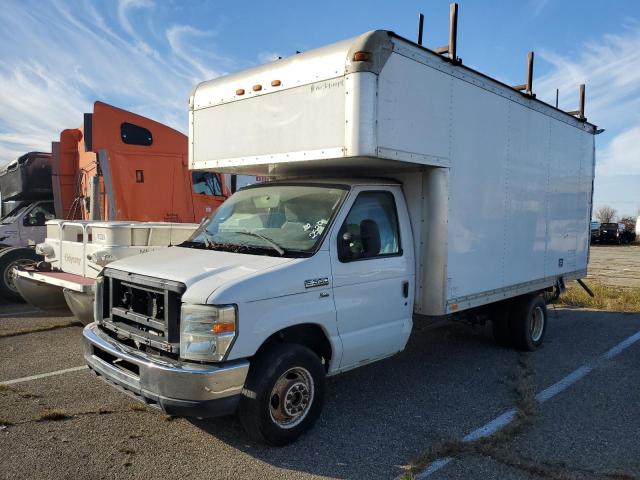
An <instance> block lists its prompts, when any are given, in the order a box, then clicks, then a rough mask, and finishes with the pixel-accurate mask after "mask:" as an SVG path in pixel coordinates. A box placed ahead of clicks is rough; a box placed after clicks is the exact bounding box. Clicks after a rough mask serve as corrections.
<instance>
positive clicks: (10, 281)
mask: <svg viewBox="0 0 640 480" xmlns="http://www.w3.org/2000/svg"><path fill="white" fill-rule="evenodd" d="M32 262H33V260H27V259H24V258H23V259H20V260H14V261H13V262H11V263H9V265H7V267H6V268H5V269H4V275H3V277H4V284H5V285H6V286H7V287H8V288H9V290H11V291H12V292H14V293H18V289H17V288H16V283H15V281H14V278H15V275H14V273H13V267H19V266H20V265H26V264H28V263H32Z"/></svg>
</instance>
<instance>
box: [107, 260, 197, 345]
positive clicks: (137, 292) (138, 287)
mask: <svg viewBox="0 0 640 480" xmlns="http://www.w3.org/2000/svg"><path fill="white" fill-rule="evenodd" d="M185 288H186V287H185V285H184V284H182V283H179V282H173V281H171V280H162V279H158V278H153V277H147V276H144V275H137V274H133V273H127V272H122V271H120V270H114V269H110V268H107V269H105V271H104V283H103V292H102V299H103V302H102V305H103V314H102V317H103V318H102V326H103V327H104V328H106V329H107V330H110V331H111V332H113V333H115V334H116V335H117V336H118V337H120V338H126V339H129V340H131V341H133V342H134V344H135V345H136V346H137V347H138V348H142V347H143V346H144V347H150V348H153V349H157V350H161V351H164V352H169V353H178V352H179V347H180V325H179V323H180V304H181V297H182V294H183V293H184V291H185Z"/></svg>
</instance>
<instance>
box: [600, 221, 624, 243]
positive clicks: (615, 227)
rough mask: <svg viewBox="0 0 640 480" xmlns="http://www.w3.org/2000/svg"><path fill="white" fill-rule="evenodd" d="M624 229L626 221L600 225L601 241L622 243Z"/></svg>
mask: <svg viewBox="0 0 640 480" xmlns="http://www.w3.org/2000/svg"><path fill="white" fill-rule="evenodd" d="M624 230H625V227H624V223H603V224H602V225H600V239H599V240H600V243H617V244H618V245H620V244H622V242H623V241H624Z"/></svg>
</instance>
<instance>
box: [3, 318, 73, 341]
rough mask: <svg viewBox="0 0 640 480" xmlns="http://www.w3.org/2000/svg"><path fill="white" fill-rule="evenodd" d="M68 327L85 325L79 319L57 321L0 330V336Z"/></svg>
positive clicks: (5, 336) (13, 335)
mask: <svg viewBox="0 0 640 480" xmlns="http://www.w3.org/2000/svg"><path fill="white" fill-rule="evenodd" d="M68 327H84V325H83V324H82V323H80V322H78V321H65V322H56V323H52V324H50V325H41V326H38V327H30V328H18V329H16V330H5V331H4V332H0V338H8V337H17V336H19V335H26V334H28V333H38V332H48V331H50V330H58V329H59V328H68Z"/></svg>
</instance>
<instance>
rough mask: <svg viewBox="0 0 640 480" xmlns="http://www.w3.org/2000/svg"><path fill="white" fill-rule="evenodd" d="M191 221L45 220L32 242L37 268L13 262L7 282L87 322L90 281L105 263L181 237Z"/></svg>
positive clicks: (41, 304) (37, 302)
mask: <svg viewBox="0 0 640 480" xmlns="http://www.w3.org/2000/svg"><path fill="white" fill-rule="evenodd" d="M197 227H198V225H197V224H195V223H169V222H136V221H116V220H114V221H96V220H49V221H48V222H46V230H47V233H46V238H45V239H44V242H42V243H39V244H37V245H36V247H35V253H36V254H38V255H41V256H42V261H41V262H40V263H39V268H34V266H32V265H19V266H16V267H14V269H13V272H12V275H13V284H14V286H15V288H16V290H17V291H18V293H19V294H20V295H21V297H22V298H23V299H24V300H25V301H26V302H27V303H29V304H30V305H33V306H34V307H36V308H39V309H41V310H44V311H70V312H71V313H72V314H73V315H74V316H75V317H76V318H78V320H80V321H81V322H82V323H84V324H88V323H91V322H92V321H93V302H94V297H95V281H96V278H97V277H98V275H99V274H100V272H101V271H102V269H103V268H104V267H105V266H106V265H108V264H109V263H111V262H113V261H115V260H117V259H122V258H126V257H130V256H132V255H140V254H142V253H147V252H153V251H156V250H159V249H161V248H167V247H169V246H171V245H176V244H179V243H182V242H184V241H185V240H186V239H187V238H189V237H190V236H191V234H192V233H193V232H194V231H195V230H196V228H197Z"/></svg>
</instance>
